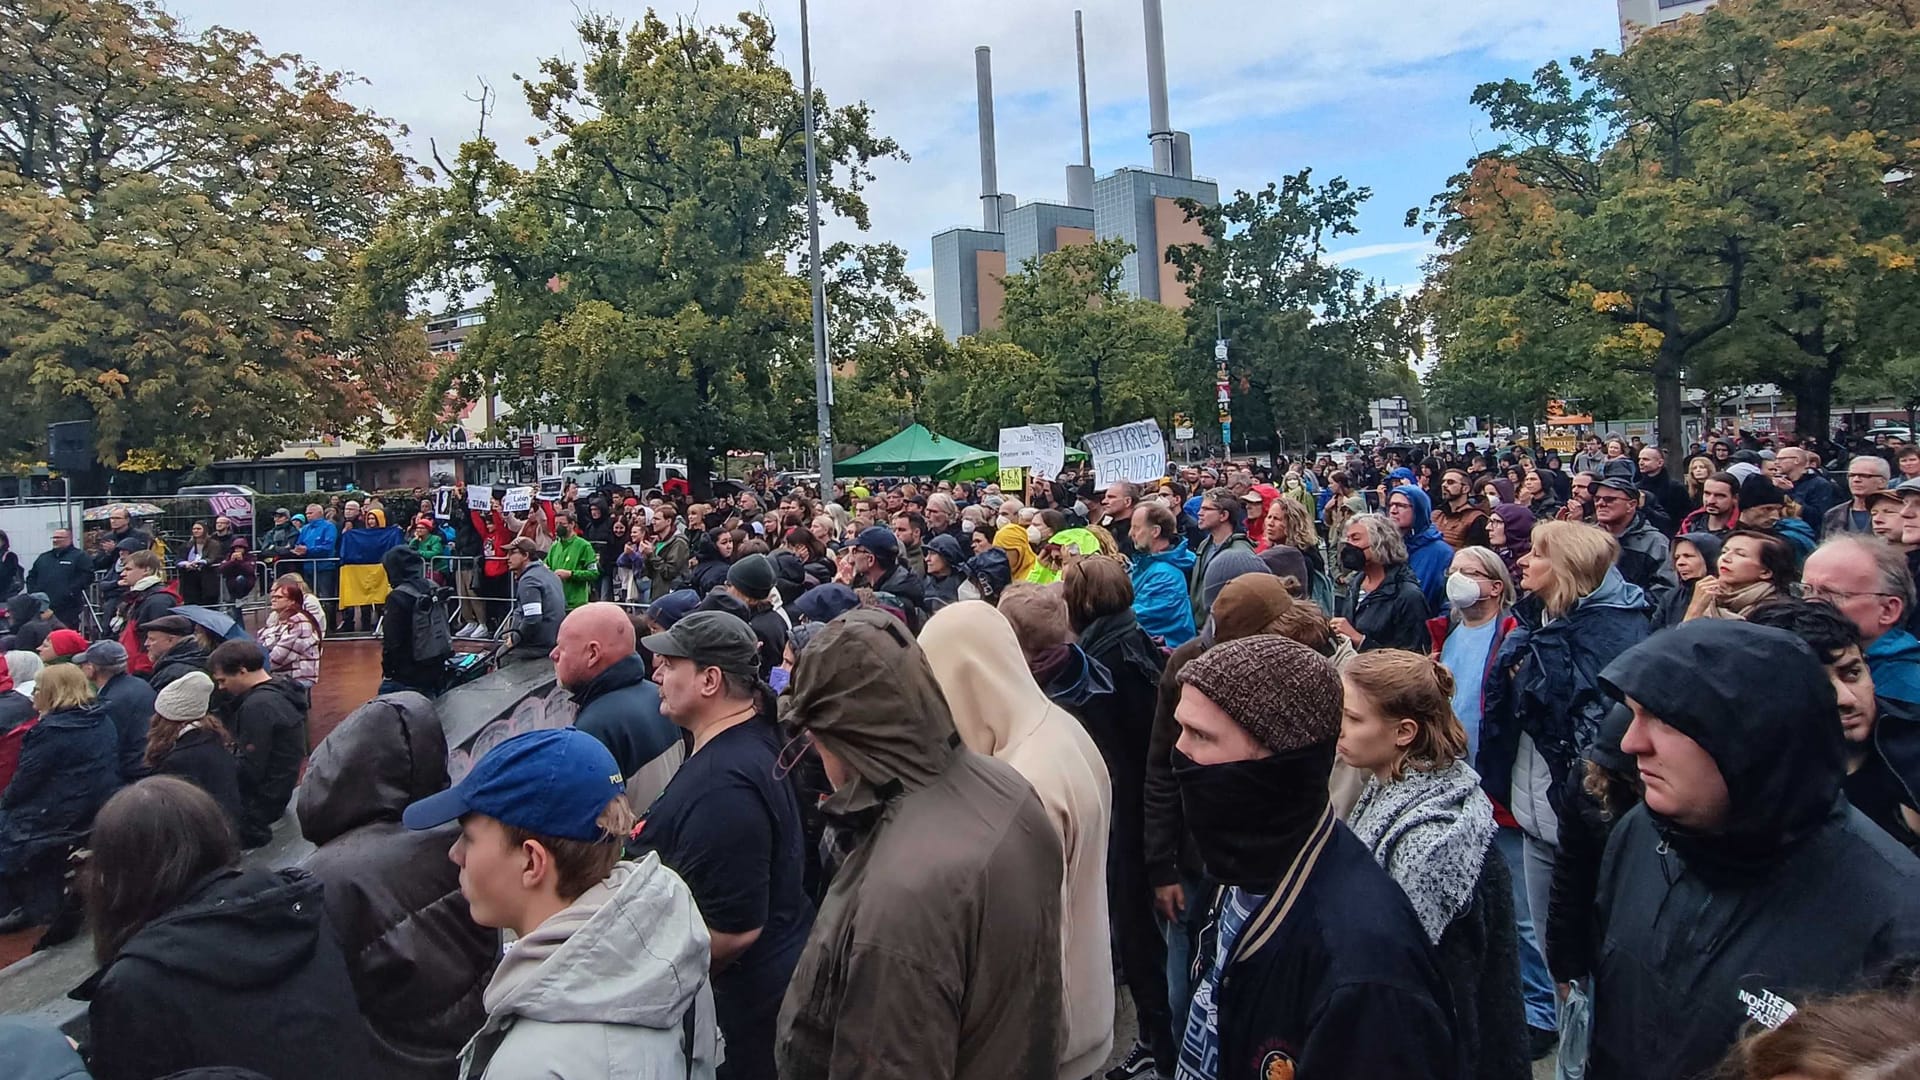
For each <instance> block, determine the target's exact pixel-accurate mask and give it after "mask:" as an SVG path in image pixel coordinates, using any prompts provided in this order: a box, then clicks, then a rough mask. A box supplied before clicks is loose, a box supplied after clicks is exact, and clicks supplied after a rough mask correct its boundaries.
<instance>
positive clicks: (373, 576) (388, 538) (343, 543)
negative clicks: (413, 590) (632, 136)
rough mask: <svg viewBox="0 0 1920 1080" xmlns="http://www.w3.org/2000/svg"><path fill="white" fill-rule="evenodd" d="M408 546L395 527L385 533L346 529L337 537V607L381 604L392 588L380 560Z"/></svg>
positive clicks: (392, 526)
mask: <svg viewBox="0 0 1920 1080" xmlns="http://www.w3.org/2000/svg"><path fill="white" fill-rule="evenodd" d="M406 542H407V534H406V533H405V531H403V530H402V529H401V528H400V527H399V526H397V525H390V526H388V527H386V528H384V529H368V528H360V529H348V530H347V531H346V532H343V533H341V534H340V606H341V607H359V606H361V605H363V604H384V603H386V602H387V593H388V592H389V591H391V589H392V585H391V584H390V583H388V581H387V568H386V567H384V566H381V565H380V559H381V557H382V556H384V555H385V554H386V553H387V552H389V551H392V550H393V549H394V548H397V547H402V546H404V545H405V544H406Z"/></svg>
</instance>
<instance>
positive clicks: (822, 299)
mask: <svg viewBox="0 0 1920 1080" xmlns="http://www.w3.org/2000/svg"><path fill="white" fill-rule="evenodd" d="M800 87H801V93H803V94H805V95H806V125H807V139H806V143H807V240H808V243H809V244H810V245H811V248H812V253H813V257H812V258H811V259H810V260H809V261H808V266H809V268H810V269H811V270H812V271H813V392H814V398H815V409H816V417H817V422H818V425H819V430H818V433H817V434H818V435H819V440H820V497H821V498H823V499H824V498H831V497H832V496H833V372H832V370H831V369H829V368H828V366H827V282H826V274H825V271H824V269H823V268H822V267H821V265H820V173H819V168H818V166H817V165H816V164H815V162H814V149H813V130H814V128H813V39H812V33H811V31H810V29H809V28H808V26H807V0H800Z"/></svg>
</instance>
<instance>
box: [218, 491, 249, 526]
mask: <svg viewBox="0 0 1920 1080" xmlns="http://www.w3.org/2000/svg"><path fill="white" fill-rule="evenodd" d="M207 502H208V503H209V504H211V505H212V506H213V512H214V514H215V515H217V516H220V517H224V518H226V519H227V520H229V521H231V522H233V523H234V524H235V525H237V526H241V527H243V528H245V527H248V526H251V525H252V524H253V497H252V496H250V495H209V496H207Z"/></svg>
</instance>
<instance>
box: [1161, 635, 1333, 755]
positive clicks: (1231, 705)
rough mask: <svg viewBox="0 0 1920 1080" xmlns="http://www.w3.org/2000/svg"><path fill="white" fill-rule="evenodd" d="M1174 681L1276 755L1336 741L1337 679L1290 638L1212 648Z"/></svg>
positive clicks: (1264, 637) (1269, 637)
mask: <svg viewBox="0 0 1920 1080" xmlns="http://www.w3.org/2000/svg"><path fill="white" fill-rule="evenodd" d="M1180 681H1181V682H1182V683H1183V684H1185V685H1187V686H1191V687H1193V688H1194V689H1196V690H1198V691H1200V692H1201V693H1202V694H1205V695H1206V696H1207V699H1208V700H1209V701H1212V702H1213V703H1214V704H1215V705H1218V706H1220V709H1221V711H1223V712H1225V713H1226V714H1227V715H1228V716H1231V717H1233V722H1234V723H1236V724H1239V725H1240V726H1241V727H1243V728H1246V729H1247V733H1248V734H1250V735H1252V736H1253V737H1254V738H1255V739H1257V740H1259V742H1260V744H1261V745H1262V746H1265V747H1266V748H1267V749H1269V750H1272V751H1273V752H1274V753H1276V754H1284V753H1288V752H1289V751H1293V750H1299V749H1302V748H1303V747H1308V746H1312V745H1314V744H1316V743H1323V742H1330V741H1332V740H1333V739H1336V738H1339V736H1340V710H1341V706H1342V705H1343V703H1344V695H1343V693H1342V690H1341V686H1340V676H1339V674H1338V673H1336V672H1335V671H1334V670H1333V665H1332V664H1331V663H1328V662H1327V659H1326V657H1323V656H1321V655H1320V654H1319V653H1317V652H1314V651H1313V650H1312V649H1310V648H1308V647H1306V646H1305V645H1302V644H1300V643H1299V642H1297V641H1294V640H1293V639H1292V638H1284V637H1280V636H1278V635H1275V634H1262V635H1260V636H1258V637H1250V638H1241V639H1240V640H1238V641H1229V642H1227V643H1225V644H1222V645H1215V646H1214V647H1213V648H1211V649H1208V650H1207V651H1206V652H1203V653H1201V654H1200V655H1199V656H1198V657H1196V658H1195V659H1194V660H1193V661H1192V662H1190V663H1188V664H1187V666H1186V667H1183V668H1181V669H1180Z"/></svg>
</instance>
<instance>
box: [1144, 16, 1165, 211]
mask: <svg viewBox="0 0 1920 1080" xmlns="http://www.w3.org/2000/svg"><path fill="white" fill-rule="evenodd" d="M1141 8H1142V9H1143V11H1144V13H1145V15H1146V23H1147V114H1148V115H1147V119H1148V123H1149V125H1150V129H1149V130H1148V132H1147V138H1148V140H1150V141H1151V142H1152V143H1153V171H1154V172H1157V173H1160V174H1161V175H1163V176H1171V175H1173V122H1172V121H1170V120H1168V119H1167V33H1166V29H1165V27H1164V26H1163V25H1162V21H1161V18H1160V0H1141Z"/></svg>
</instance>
